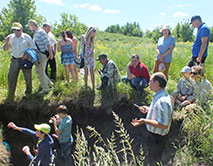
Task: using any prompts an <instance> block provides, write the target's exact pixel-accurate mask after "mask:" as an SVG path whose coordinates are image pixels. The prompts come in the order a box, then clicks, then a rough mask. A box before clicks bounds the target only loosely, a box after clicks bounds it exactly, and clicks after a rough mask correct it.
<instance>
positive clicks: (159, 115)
mask: <svg viewBox="0 0 213 166" xmlns="http://www.w3.org/2000/svg"><path fill="white" fill-rule="evenodd" d="M172 115H173V104H172V100H171V98H170V96H169V95H168V93H167V92H166V91H165V89H161V90H160V91H158V92H157V93H155V94H154V96H153V100H152V103H151V105H150V107H149V111H148V113H147V116H146V119H150V120H156V121H157V122H159V123H160V124H162V125H166V126H168V128H167V129H160V128H157V127H154V126H151V125H149V124H146V128H147V130H148V131H149V132H151V133H154V134H159V135H162V136H164V135H166V134H168V132H169V129H170V126H171V123H172Z"/></svg>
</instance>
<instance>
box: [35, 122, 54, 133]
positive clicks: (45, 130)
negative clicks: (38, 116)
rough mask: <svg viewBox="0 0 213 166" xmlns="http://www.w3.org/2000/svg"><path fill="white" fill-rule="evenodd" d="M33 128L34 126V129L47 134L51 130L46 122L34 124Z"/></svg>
mask: <svg viewBox="0 0 213 166" xmlns="http://www.w3.org/2000/svg"><path fill="white" fill-rule="evenodd" d="M34 128H35V129H36V130H39V131H42V132H43V133H45V134H49V133H50V130H51V128H50V126H49V125H48V124H46V123H42V124H35V125H34Z"/></svg>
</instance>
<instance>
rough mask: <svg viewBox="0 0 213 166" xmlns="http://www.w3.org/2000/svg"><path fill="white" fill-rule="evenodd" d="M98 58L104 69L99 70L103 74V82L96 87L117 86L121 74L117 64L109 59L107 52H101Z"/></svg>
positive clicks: (98, 88)
mask: <svg viewBox="0 0 213 166" xmlns="http://www.w3.org/2000/svg"><path fill="white" fill-rule="evenodd" d="M96 60H97V61H99V62H100V63H101V64H102V69H101V70H99V71H98V72H99V74H100V75H101V84H100V85H99V86H98V87H97V88H96V89H97V90H101V89H104V88H106V87H112V88H116V85H117V84H118V83H119V82H120V74H119V71H118V67H117V66H116V64H115V63H114V62H113V60H108V59H107V55H106V54H100V55H99V56H98V58H97V59H96Z"/></svg>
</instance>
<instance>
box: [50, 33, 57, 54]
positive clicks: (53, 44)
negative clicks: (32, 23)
mask: <svg viewBox="0 0 213 166" xmlns="http://www.w3.org/2000/svg"><path fill="white" fill-rule="evenodd" d="M48 39H49V41H50V45H51V48H52V49H53V50H54V46H55V44H57V42H56V40H55V38H54V35H53V34H52V32H49V33H48Z"/></svg>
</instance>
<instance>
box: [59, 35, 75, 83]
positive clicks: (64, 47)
mask: <svg viewBox="0 0 213 166" xmlns="http://www.w3.org/2000/svg"><path fill="white" fill-rule="evenodd" d="M60 35H61V40H59V42H58V48H57V50H58V52H60V51H61V64H63V65H64V67H65V72H66V79H67V82H70V79H69V72H71V75H72V77H73V79H74V80H76V79H77V77H76V73H75V61H74V60H75V54H74V49H73V42H72V40H71V39H70V38H68V37H67V36H66V33H65V31H62V32H61V33H60Z"/></svg>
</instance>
